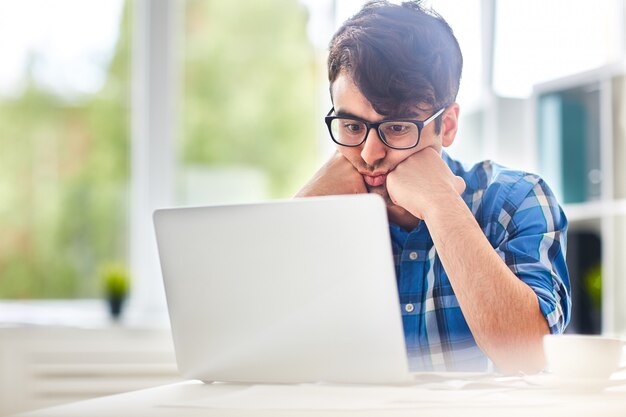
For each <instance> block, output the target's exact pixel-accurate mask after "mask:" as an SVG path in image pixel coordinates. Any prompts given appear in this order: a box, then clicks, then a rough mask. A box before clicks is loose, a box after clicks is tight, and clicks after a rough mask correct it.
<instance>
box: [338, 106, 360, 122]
mask: <svg viewBox="0 0 626 417" xmlns="http://www.w3.org/2000/svg"><path fill="white" fill-rule="evenodd" d="M334 113H335V115H336V116H339V117H352V118H355V119H361V120H367V119H364V118H362V117H360V116H357V115H356V114H352V113H350V112H347V111H343V110H337V109H336V108H335V111H334Z"/></svg>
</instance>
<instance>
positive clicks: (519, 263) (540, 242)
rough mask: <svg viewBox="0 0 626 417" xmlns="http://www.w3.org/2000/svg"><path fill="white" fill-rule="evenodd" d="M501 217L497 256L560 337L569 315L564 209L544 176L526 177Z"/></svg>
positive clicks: (511, 194) (505, 201) (508, 197)
mask: <svg viewBox="0 0 626 417" xmlns="http://www.w3.org/2000/svg"><path fill="white" fill-rule="evenodd" d="M497 216H498V218H497V219H494V220H495V221H496V222H497V224H498V226H499V227H498V229H499V230H500V231H501V233H499V236H498V242H497V243H496V245H495V249H496V252H497V253H498V255H500V257H501V258H502V259H503V260H504V261H505V262H506V264H507V265H508V267H509V268H510V269H511V271H513V273H514V274H515V275H516V276H517V277H518V278H519V279H521V280H522V281H523V282H525V283H526V284H527V285H528V286H529V287H530V288H531V289H532V290H533V291H534V292H535V294H536V295H537V299H538V301H539V307H540V309H541V312H542V313H543V315H544V317H545V318H546V320H547V322H548V326H549V328H550V332H551V333H562V332H563V331H564V330H565V327H566V326H567V324H568V322H569V319H570V311H571V286H570V281H569V274H568V271H567V265H566V263H565V255H566V246H567V245H566V242H567V219H566V217H565V214H564V213H563V210H562V209H561V207H560V206H559V204H558V202H557V200H556V198H555V197H554V194H553V193H552V191H551V190H550V188H549V187H548V185H547V184H546V183H545V182H544V181H543V180H542V179H541V178H539V177H537V176H535V175H527V176H525V177H524V178H523V179H521V180H520V181H519V182H518V183H516V184H515V185H514V186H513V187H512V189H511V190H510V192H509V193H507V195H506V198H504V199H503V202H502V208H501V210H500V211H499V213H497Z"/></svg>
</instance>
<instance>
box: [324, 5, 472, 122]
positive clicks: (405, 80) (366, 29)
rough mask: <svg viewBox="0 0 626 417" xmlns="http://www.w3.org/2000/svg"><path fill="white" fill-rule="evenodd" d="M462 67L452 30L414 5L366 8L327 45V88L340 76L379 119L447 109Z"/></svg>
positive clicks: (441, 19)
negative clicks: (419, 107)
mask: <svg viewBox="0 0 626 417" xmlns="http://www.w3.org/2000/svg"><path fill="white" fill-rule="evenodd" d="M462 68H463V56H462V55H461V49H460V48H459V43H458V41H457V40H456V38H455V36H454V33H453V32H452V29H451V28H450V26H449V25H448V23H447V22H446V21H445V20H444V19H443V18H442V17H441V16H440V15H438V14H437V13H436V12H434V11H432V10H426V9H425V8H423V7H422V6H421V2H420V1H419V0H418V1H407V2H404V3H402V4H401V5H396V4H391V3H389V2H388V1H371V2H369V3H367V4H365V5H364V6H363V8H362V9H361V10H360V11H359V12H358V13H357V14H355V15H354V16H352V17H351V18H349V19H348V20H347V21H346V22H344V24H343V25H342V26H341V27H340V28H339V30H338V31H337V33H335V35H334V36H333V38H332V39H331V41H330V45H329V56H328V79H329V81H330V83H331V86H332V83H333V82H334V81H335V80H336V79H337V77H338V76H339V74H340V73H341V72H345V73H346V74H348V75H349V76H350V77H351V78H352V80H353V81H354V83H355V85H356V86H357V87H358V88H359V90H360V91H361V93H362V94H363V95H364V96H365V97H366V98H367V99H368V100H369V102H370V103H371V104H372V106H373V107H374V110H376V112H377V113H379V114H382V115H388V116H394V117H405V116H408V115H409V114H410V113H412V111H411V110H413V109H414V108H415V106H417V105H420V104H427V105H430V106H432V108H433V111H436V110H438V109H439V108H441V107H444V106H448V105H450V104H452V103H453V102H454V101H455V100H456V95H457V93H458V91H459V83H460V80H461V71H462ZM440 120H441V119H440V118H438V119H437V123H436V128H437V130H439V128H440V124H441V122H440Z"/></svg>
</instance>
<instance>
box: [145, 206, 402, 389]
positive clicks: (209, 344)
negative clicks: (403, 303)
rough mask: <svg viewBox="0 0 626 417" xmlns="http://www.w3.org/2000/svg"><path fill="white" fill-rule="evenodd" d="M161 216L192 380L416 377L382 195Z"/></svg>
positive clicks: (161, 238)
mask: <svg viewBox="0 0 626 417" xmlns="http://www.w3.org/2000/svg"><path fill="white" fill-rule="evenodd" d="M154 222H155V227H156V236H157V244H158V248H159V255H160V260H161V269H162V273H163V279H164V284H165V291H166V297H167V303H168V310H169V314H170V322H171V326H172V333H173V339H174V345H175V350H176V357H177V362H178V366H179V369H180V371H181V373H182V374H183V375H184V376H185V377H187V378H193V379H201V380H204V381H239V382H270V383H276V382H278V383H295V382H311V381H330V382H349V383H389V382H401V381H405V380H407V379H409V373H408V365H407V358H406V349H405V343H404V336H403V330H402V321H401V314H400V309H399V303H398V292H397V286H396V281H395V273H394V266H393V259H392V251H391V244H390V236H389V229H388V223H387V213H386V208H385V204H384V202H383V200H382V199H381V198H380V197H379V196H377V195H375V194H361V195H353V196H333V197H315V198H306V199H294V200H288V201H274V202H266V203H260V204H245V205H230V206H211V207H195V208H175V209H162V210H157V211H156V212H155V213H154Z"/></svg>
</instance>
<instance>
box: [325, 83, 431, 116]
mask: <svg viewBox="0 0 626 417" xmlns="http://www.w3.org/2000/svg"><path fill="white" fill-rule="evenodd" d="M330 95H331V100H332V102H333V106H334V108H335V111H336V112H338V113H348V114H351V115H354V116H358V117H361V118H363V119H366V120H370V121H376V120H382V119H389V118H407V117H409V118H413V117H415V118H421V117H423V116H425V115H426V116H427V115H428V112H429V111H430V107H429V106H427V105H419V106H414V107H413V108H411V109H409V110H408V111H407V112H403V113H402V114H380V113H378V112H377V111H376V110H375V109H374V107H373V106H372V103H371V102H370V101H369V100H368V99H367V98H366V97H365V96H364V95H363V93H362V92H361V90H360V89H359V87H357V85H356V84H355V83H354V81H353V80H352V77H350V75H348V74H346V73H345V72H341V73H340V74H339V75H338V76H337V78H336V79H335V81H333V83H332V84H331V86H330Z"/></svg>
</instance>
